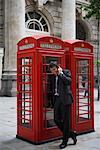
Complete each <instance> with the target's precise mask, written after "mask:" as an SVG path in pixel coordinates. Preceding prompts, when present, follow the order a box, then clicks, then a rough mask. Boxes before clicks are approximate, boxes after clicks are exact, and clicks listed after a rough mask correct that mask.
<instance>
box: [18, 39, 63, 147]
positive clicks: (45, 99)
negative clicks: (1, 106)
mask: <svg viewBox="0 0 100 150" xmlns="http://www.w3.org/2000/svg"><path fill="white" fill-rule="evenodd" d="M63 46H64V43H63V41H61V40H60V39H58V38H54V37H51V36H49V37H40V38H34V37H26V38H23V39H22V40H21V41H19V43H18V52H17V91H18V93H17V137H18V138H22V139H25V140H27V141H30V142H32V143H35V144H39V143H43V142H46V141H51V140H54V139H58V138H59V137H61V136H62V134H61V132H60V130H59V129H58V128H57V127H56V125H55V123H54V119H53V108H52V107H51V106H52V102H51V101H50V91H49V90H48V87H49V80H48V78H49V77H50V76H51V73H50V72H49V68H48V65H49V63H50V62H57V63H58V64H59V65H61V66H62V67H63V68H65V50H64V47H63Z"/></svg>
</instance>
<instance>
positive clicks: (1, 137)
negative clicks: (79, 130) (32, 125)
mask: <svg viewBox="0 0 100 150" xmlns="http://www.w3.org/2000/svg"><path fill="white" fill-rule="evenodd" d="M96 98H97V90H96V89H94V112H95V117H94V118H95V119H94V124H95V132H91V133H87V134H83V135H79V136H77V139H78V142H77V144H76V145H70V143H72V141H71V139H70V140H69V142H68V146H67V147H66V148H65V149H64V150H100V101H97V100H96ZM16 100H17V98H16V97H0V150H58V149H59V144H60V143H61V140H57V141H53V142H49V143H46V144H41V145H34V144H30V143H28V142H25V141H22V140H20V139H17V138H16V128H17V121H16V116H17V115H16Z"/></svg>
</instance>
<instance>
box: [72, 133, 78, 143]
mask: <svg viewBox="0 0 100 150" xmlns="http://www.w3.org/2000/svg"><path fill="white" fill-rule="evenodd" d="M72 139H73V141H74V143H73V145H76V143H77V138H76V132H73V133H72Z"/></svg>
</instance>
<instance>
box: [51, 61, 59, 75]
mask: <svg viewBox="0 0 100 150" xmlns="http://www.w3.org/2000/svg"><path fill="white" fill-rule="evenodd" d="M49 68H50V71H51V73H52V74H54V75H57V74H58V68H59V66H58V65H57V64H55V63H50V64H49Z"/></svg>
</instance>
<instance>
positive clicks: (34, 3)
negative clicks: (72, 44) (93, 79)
mask: <svg viewBox="0 0 100 150" xmlns="http://www.w3.org/2000/svg"><path fill="white" fill-rule="evenodd" d="M84 3H85V4H87V5H88V3H89V0H76V1H75V0H0V70H1V71H0V80H1V85H0V86H1V90H0V95H6V96H15V95H16V62H17V61H16V52H17V46H16V44H17V42H18V41H19V40H20V39H21V38H22V37H24V36H29V35H34V34H43V35H53V36H57V37H60V38H62V39H82V40H86V41H89V42H91V43H92V44H93V46H94V56H95V59H96V53H97V49H98V47H97V42H98V39H97V34H98V32H97V21H96V19H95V18H91V19H88V20H87V19H84V18H83V17H84V16H85V12H84V11H83V10H82V9H81V5H82V4H84ZM95 68H96V67H95ZM94 72H95V75H96V70H95V71H94Z"/></svg>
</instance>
